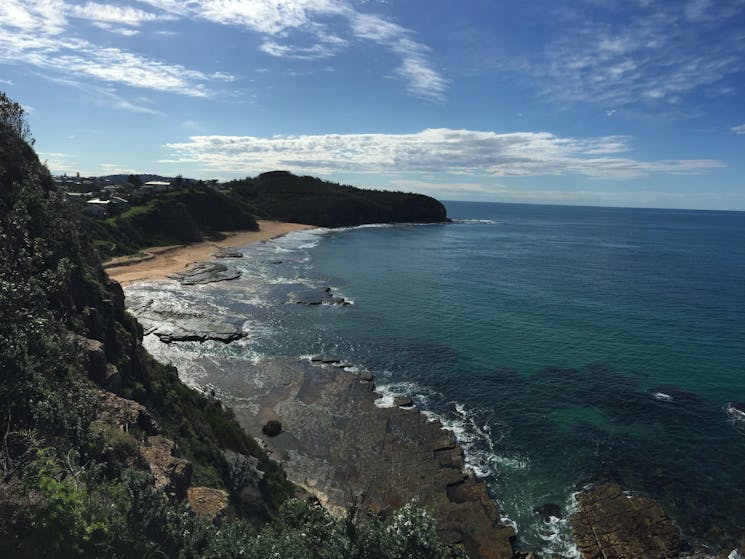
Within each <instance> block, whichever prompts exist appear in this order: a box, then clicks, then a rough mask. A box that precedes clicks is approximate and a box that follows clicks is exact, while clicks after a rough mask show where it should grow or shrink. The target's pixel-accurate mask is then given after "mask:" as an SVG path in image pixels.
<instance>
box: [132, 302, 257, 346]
mask: <svg viewBox="0 0 745 559" xmlns="http://www.w3.org/2000/svg"><path fill="white" fill-rule="evenodd" d="M131 308H132V310H133V311H134V312H135V313H136V314H137V319H138V320H139V321H140V322H141V323H142V325H143V327H144V328H145V330H144V332H145V334H155V335H156V336H158V338H159V339H160V341H162V342H163V343H167V344H168V343H171V342H205V341H207V340H214V341H217V342H223V343H230V342H232V341H235V340H239V339H241V338H243V337H244V336H245V335H246V334H245V333H244V332H243V331H242V330H241V329H240V328H239V327H238V326H235V325H234V324H230V323H228V322H222V321H220V320H217V319H216V318H215V317H214V316H208V315H205V314H201V313H198V312H193V311H189V310H185V309H181V308H173V307H167V306H158V304H157V303H156V302H155V301H154V300H152V299H149V300H139V301H138V300H136V299H133V301H132V307H131Z"/></svg>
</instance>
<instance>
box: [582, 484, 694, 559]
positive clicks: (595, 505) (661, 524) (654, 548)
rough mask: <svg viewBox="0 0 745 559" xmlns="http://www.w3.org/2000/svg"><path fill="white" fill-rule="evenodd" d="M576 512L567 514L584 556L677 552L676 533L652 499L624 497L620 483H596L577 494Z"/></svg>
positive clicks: (664, 558) (655, 556) (632, 558)
mask: <svg viewBox="0 0 745 559" xmlns="http://www.w3.org/2000/svg"><path fill="white" fill-rule="evenodd" d="M579 507H580V511H579V512H577V513H575V514H573V515H572V516H571V517H570V520H571V523H572V532H573V533H574V539H575V541H576V543H577V546H578V547H579V550H580V552H581V553H582V557H583V558H584V559H606V558H607V559H610V558H614V559H639V558H644V559H671V558H674V557H678V555H679V552H680V535H679V533H678V530H677V529H676V527H675V525H674V524H673V522H672V521H671V520H670V518H669V517H668V516H667V514H665V511H664V510H663V509H662V507H661V506H660V505H659V503H657V502H656V501H653V500H652V499H649V498H647V497H627V496H626V495H624V493H623V491H622V489H621V487H620V486H618V485H616V484H612V483H606V484H601V485H597V486H595V487H593V488H591V489H590V490H588V491H585V492H583V493H582V494H581V495H580V496H579Z"/></svg>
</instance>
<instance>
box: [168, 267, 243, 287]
mask: <svg viewBox="0 0 745 559" xmlns="http://www.w3.org/2000/svg"><path fill="white" fill-rule="evenodd" d="M169 277H170V278H171V279H175V280H177V281H178V282H179V283H180V284H181V285H199V284H204V283H214V282H217V281H228V280H234V279H237V278H239V277H241V271H240V270H238V269H237V268H232V267H229V266H226V265H225V264H220V263H219V262H199V263H197V264H195V265H194V266H192V267H191V268H189V269H188V270H187V271H186V272H181V273H179V274H174V275H172V276H169Z"/></svg>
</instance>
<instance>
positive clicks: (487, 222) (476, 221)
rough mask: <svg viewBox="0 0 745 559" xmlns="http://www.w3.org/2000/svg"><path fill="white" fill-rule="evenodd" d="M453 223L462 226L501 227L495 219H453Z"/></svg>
mask: <svg viewBox="0 0 745 559" xmlns="http://www.w3.org/2000/svg"><path fill="white" fill-rule="evenodd" d="M453 223H459V224H462V225H499V223H500V222H499V221H494V220H493V219H453Z"/></svg>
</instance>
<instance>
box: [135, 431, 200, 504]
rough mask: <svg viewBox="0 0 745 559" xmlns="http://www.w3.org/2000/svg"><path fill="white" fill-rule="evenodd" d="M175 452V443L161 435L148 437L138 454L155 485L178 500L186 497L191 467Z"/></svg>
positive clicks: (189, 463)
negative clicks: (151, 475)
mask: <svg viewBox="0 0 745 559" xmlns="http://www.w3.org/2000/svg"><path fill="white" fill-rule="evenodd" d="M177 452H178V451H177V449H176V444H175V443H174V442H173V441H172V440H170V439H167V438H165V437H163V436H161V435H156V436H154V437H148V439H147V442H146V444H145V445H143V446H141V447H140V455H141V456H142V457H143V458H144V459H145V461H146V462H147V463H148V465H149V467H150V472H151V473H152V474H153V477H154V478H155V487H157V488H159V489H162V490H163V492H164V493H165V494H166V495H168V496H169V497H170V498H172V499H175V500H179V501H180V500H183V499H185V498H186V490H187V488H188V487H189V485H190V484H191V474H192V470H193V467H192V464H191V462H189V461H188V460H185V459H183V458H179V457H178V456H176V454H177Z"/></svg>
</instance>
